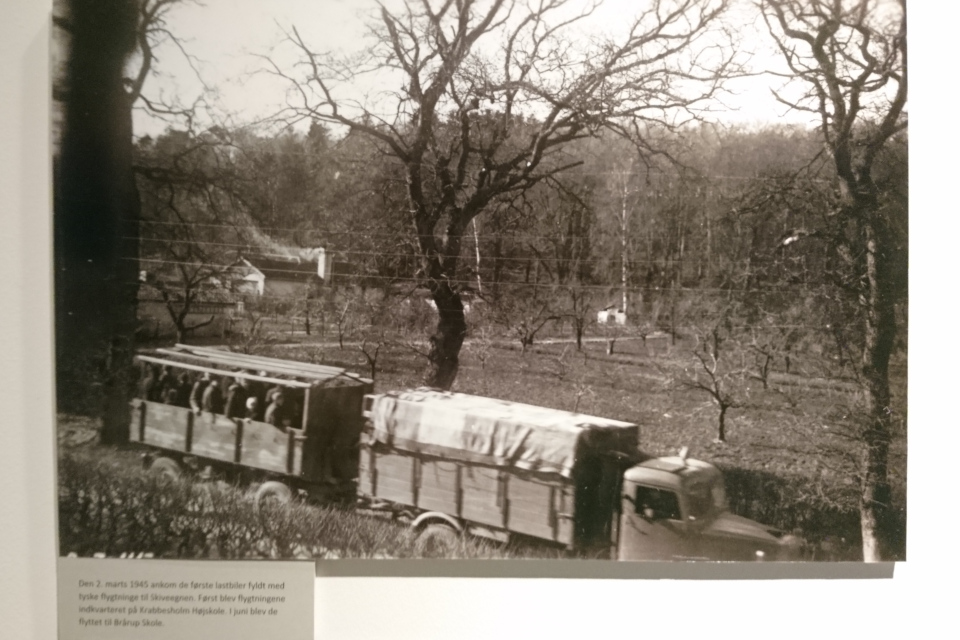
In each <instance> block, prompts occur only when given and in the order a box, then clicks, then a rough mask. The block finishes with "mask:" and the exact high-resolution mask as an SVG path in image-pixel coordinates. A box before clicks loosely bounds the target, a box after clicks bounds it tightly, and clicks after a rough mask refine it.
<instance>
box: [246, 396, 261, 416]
mask: <svg viewBox="0 0 960 640" xmlns="http://www.w3.org/2000/svg"><path fill="white" fill-rule="evenodd" d="M246 409H247V412H246V414H245V415H244V417H245V418H246V419H247V420H260V401H259V400H257V396H250V397H249V398H247V402H246Z"/></svg>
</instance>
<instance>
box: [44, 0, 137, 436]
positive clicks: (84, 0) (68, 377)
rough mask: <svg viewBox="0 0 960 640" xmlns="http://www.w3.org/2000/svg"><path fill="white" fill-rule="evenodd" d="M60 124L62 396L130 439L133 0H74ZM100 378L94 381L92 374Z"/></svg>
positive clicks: (64, 404) (109, 432)
mask: <svg viewBox="0 0 960 640" xmlns="http://www.w3.org/2000/svg"><path fill="white" fill-rule="evenodd" d="M66 4H67V10H68V15H67V16H66V23H67V25H68V26H67V30H68V34H69V42H70V44H69V51H70V53H69V58H68V60H69V61H68V69H67V79H66V87H65V88H66V102H65V105H64V130H63V137H62V140H61V146H60V157H59V159H58V163H57V167H56V185H55V198H54V203H55V204H54V251H55V256H56V258H55V260H56V267H55V268H56V276H55V300H56V324H57V326H56V338H57V345H56V352H57V398H58V407H59V408H60V409H61V410H76V409H77V408H80V407H78V406H77V405H78V404H79V403H80V402H82V400H81V399H86V398H89V400H90V401H92V406H91V405H88V406H87V407H82V408H85V409H87V410H91V411H92V412H94V413H97V414H99V415H101V416H102V418H103V430H102V433H101V436H102V439H103V441H104V442H108V443H117V442H123V441H125V440H126V439H127V428H128V423H129V421H128V411H127V401H128V399H127V392H128V389H129V387H130V384H131V380H130V377H129V376H130V374H131V372H132V370H131V356H132V352H133V338H134V333H135V330H136V322H137V319H136V293H137V286H138V285H137V280H138V277H137V276H138V268H137V262H136V257H137V247H138V242H137V240H136V235H137V224H136V220H137V218H138V216H139V198H138V195H137V190H136V185H135V183H134V176H133V171H132V169H131V167H132V123H131V103H130V96H129V95H128V93H127V92H126V90H125V88H124V82H123V69H124V62H125V60H126V59H127V56H128V55H129V54H130V53H131V52H132V51H133V49H134V47H135V44H136V32H137V24H138V3H137V2H136V1H134V0H68V1H67V3H66ZM94 380H96V381H97V382H99V385H97V388H96V389H91V386H92V385H91V383H92V382H93V381H94Z"/></svg>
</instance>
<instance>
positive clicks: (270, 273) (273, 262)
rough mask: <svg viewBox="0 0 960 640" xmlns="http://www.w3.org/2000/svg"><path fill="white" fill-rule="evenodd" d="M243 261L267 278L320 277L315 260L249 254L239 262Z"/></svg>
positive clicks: (298, 278)
mask: <svg viewBox="0 0 960 640" xmlns="http://www.w3.org/2000/svg"><path fill="white" fill-rule="evenodd" d="M244 262H245V263H246V264H247V265H249V266H250V267H253V268H254V269H256V270H257V271H259V272H260V273H262V274H263V275H264V277H265V278H267V279H268V280H286V281H288V282H309V281H310V280H312V279H314V278H317V279H320V275H319V274H318V273H317V263H316V262H315V261H314V262H311V261H307V260H302V259H299V258H274V257H265V256H257V255H249V256H244V257H243V258H241V264H242V263H244Z"/></svg>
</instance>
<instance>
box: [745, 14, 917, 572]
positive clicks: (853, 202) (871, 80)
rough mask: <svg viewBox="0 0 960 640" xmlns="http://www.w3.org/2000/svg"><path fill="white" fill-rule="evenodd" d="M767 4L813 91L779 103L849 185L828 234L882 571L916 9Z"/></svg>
mask: <svg viewBox="0 0 960 640" xmlns="http://www.w3.org/2000/svg"><path fill="white" fill-rule="evenodd" d="M761 4H762V8H763V15H764V18H765V19H766V22H767V25H768V27H769V31H770V33H771V34H772V36H773V38H774V40H775V41H776V44H777V46H778V47H779V49H780V52H781V53H782V54H783V58H784V59H785V61H786V64H787V66H788V68H789V74H788V75H789V76H790V78H791V80H795V81H799V83H800V84H801V86H803V87H804V89H805V93H803V94H802V95H801V96H799V97H784V96H787V95H788V93H786V92H783V93H782V94H778V97H779V98H780V100H781V101H782V102H784V103H785V104H787V105H788V106H790V107H791V108H793V109H799V110H803V111H807V112H809V113H811V114H813V115H814V116H815V117H816V118H817V120H818V121H819V124H820V132H821V135H822V138H823V142H824V144H825V146H826V149H827V151H828V152H829V153H830V154H831V156H832V159H833V164H834V167H835V169H836V174H837V176H838V177H839V186H840V187H841V192H840V194H839V203H838V207H837V209H836V211H834V212H832V216H831V217H832V218H833V221H832V223H831V224H829V225H828V228H829V229H831V230H832V231H833V233H831V234H829V237H830V238H831V241H832V242H834V244H835V246H836V249H837V251H838V253H839V255H840V257H841V258H842V259H843V261H844V262H845V264H846V266H847V268H848V270H849V273H850V278H849V281H850V282H851V283H852V284H853V286H854V289H855V291H854V293H855V295H856V300H857V301H858V306H859V310H860V317H861V322H862V332H863V341H862V350H861V357H860V363H859V372H860V375H861V379H862V383H863V387H864V391H865V394H864V395H865V397H866V412H865V413H866V420H865V423H864V425H863V426H862V428H861V429H860V432H859V437H858V440H859V442H860V445H861V454H860V456H861V459H860V466H861V469H860V476H861V495H860V512H861V530H862V534H863V555H864V560H866V561H868V562H869V561H878V560H880V559H881V558H882V555H883V545H882V544H881V532H882V531H883V530H884V527H883V526H882V524H883V521H884V518H885V517H886V515H887V509H888V508H889V506H890V505H889V489H888V478H887V459H888V453H889V449H890V442H891V431H892V421H891V418H892V411H891V402H890V397H891V396H890V379H889V363H890V356H891V353H892V351H893V348H894V338H895V336H896V332H897V322H896V305H897V303H898V302H900V301H902V300H903V299H904V296H905V286H904V285H903V283H904V282H905V274H904V273H903V269H902V266H903V264H904V263H903V260H902V257H903V256H902V254H903V252H904V251H905V245H904V244H903V243H902V240H903V237H902V236H903V234H902V233H901V231H902V230H903V229H905V224H904V223H905V220H900V219H898V217H899V216H903V215H904V214H905V210H903V209H902V208H897V207H889V206H885V204H884V202H883V201H882V194H881V191H880V189H879V188H878V186H877V183H876V181H875V175H874V173H875V170H876V166H877V165H878V163H879V160H878V159H879V158H881V156H882V153H883V151H884V149H885V147H886V146H888V143H890V141H891V140H892V139H893V138H894V137H895V136H897V135H898V134H901V132H905V131H906V129H907V111H906V105H907V40H906V5H905V2H904V0H892V1H888V2H878V1H874V0H763V1H762V3H761ZM791 95H795V94H791ZM802 236H803V233H798V234H796V235H795V236H791V238H789V239H788V240H795V239H797V238H799V237H802Z"/></svg>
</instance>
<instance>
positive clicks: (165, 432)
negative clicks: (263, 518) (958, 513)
mask: <svg viewBox="0 0 960 640" xmlns="http://www.w3.org/2000/svg"><path fill="white" fill-rule="evenodd" d="M137 359H138V360H139V362H140V366H141V367H143V368H144V370H145V371H147V372H148V374H149V375H155V374H156V373H157V371H163V372H164V374H165V375H168V376H176V375H177V372H180V373H184V372H187V373H188V375H190V376H194V377H195V376H203V377H204V379H213V380H215V379H222V380H223V382H224V386H226V383H227V382H229V381H235V382H237V383H238V384H240V383H241V381H245V382H244V384H246V385H248V386H250V385H253V388H260V389H263V388H264V387H266V386H269V385H273V387H274V388H282V389H284V390H285V393H286V394H287V395H288V397H290V398H292V399H293V401H294V404H295V407H296V410H294V411H292V412H290V414H289V415H290V417H291V418H293V419H295V421H296V425H294V424H292V422H293V421H294V420H292V419H288V420H286V422H285V423H284V424H280V425H279V426H278V425H277V424H276V421H274V423H273V424H270V423H267V422H265V421H264V420H262V419H257V418H258V416H254V417H253V418H251V417H237V416H231V417H227V416H225V415H222V414H219V413H214V412H210V411H203V410H198V409H197V408H196V407H191V406H177V405H176V404H171V403H169V402H164V401H162V400H158V399H157V397H156V396H155V395H154V396H151V395H150V393H148V392H144V393H141V394H140V395H141V397H138V398H135V399H134V400H133V401H132V402H131V408H132V415H131V422H130V439H131V441H132V442H135V443H137V444H139V445H140V446H141V447H143V448H144V449H145V450H146V453H145V455H144V466H145V468H147V469H148V470H150V471H152V472H154V473H159V474H163V475H167V476H178V475H180V474H181V473H182V472H183V471H184V470H186V469H187V468H192V469H195V470H198V469H203V472H207V471H209V470H211V469H214V468H216V469H220V470H224V471H226V472H228V473H231V474H233V475H234V477H238V478H241V479H243V480H249V481H252V482H254V483H256V485H257V487H258V488H257V490H256V493H255V496H254V498H255V500H256V501H257V503H261V502H262V501H264V500H268V499H272V500H278V501H280V502H286V501H289V500H291V499H292V497H293V495H294V494H295V493H296V494H299V495H303V496H305V497H306V498H308V499H311V500H315V501H319V502H327V501H331V500H337V501H340V502H341V503H348V504H351V505H353V506H355V507H357V508H359V509H364V510H370V509H372V510H376V511H384V512H389V513H390V514H392V515H395V516H396V515H399V516H402V517H403V518H405V519H406V520H407V521H408V522H409V523H410V526H411V528H412V529H413V531H414V532H415V533H416V535H417V542H418V545H419V546H420V548H421V550H422V551H423V553H424V555H444V554H447V553H448V552H449V551H450V550H451V549H452V548H453V546H454V545H455V544H456V543H457V542H458V540H459V538H460V537H461V536H465V535H472V536H479V537H481V538H486V539H490V540H494V541H497V542H501V543H507V542H510V541H512V540H524V541H527V542H533V543H536V544H545V545H550V546H553V547H556V548H557V549H558V550H561V551H562V552H564V553H565V554H568V555H572V556H576V557H590V558H611V559H617V560H656V561H673V560H754V561H755V560H791V559H795V558H796V557H797V555H798V549H799V547H800V544H801V541H799V540H798V539H796V538H794V537H793V536H789V535H785V534H784V533H783V532H780V531H777V530H776V529H773V528H771V527H767V526H764V525H761V524H759V523H756V522H754V521H751V520H748V519H746V518H742V517H740V516H736V515H734V514H732V513H731V512H730V510H729V507H728V505H727V499H726V495H725V491H724V484H723V476H722V474H721V473H720V471H719V470H718V469H717V468H716V467H715V466H713V465H711V464H708V463H706V462H702V461H699V460H694V459H692V458H689V457H688V455H687V452H686V450H683V451H681V452H680V454H679V455H677V456H669V457H652V456H649V455H646V454H644V453H643V452H642V451H641V449H640V447H639V438H640V428H639V425H637V424H633V423H628V422H622V421H617V420H610V419H607V418H599V417H596V416H588V415H583V414H579V413H572V412H568V411H561V410H557V409H549V408H545V407H537V406H533V405H528V404H523V403H518V402H510V401H506V400H498V399H494V398H486V397H480V396H473V395H467V394H462V393H454V392H449V391H441V390H436V389H428V388H420V389H407V390H398V391H388V392H383V393H374V388H373V381H372V380H369V379H367V378H363V377H362V376H359V375H357V374H354V373H350V372H348V371H346V370H344V369H341V368H337V367H329V366H325V365H317V364H309V363H303V362H295V361H289V360H282V359H277V358H267V357H263V356H252V355H247V354H239V353H232V352H228V351H223V350H220V349H214V348H209V347H196V346H187V345H181V344H178V345H176V346H174V347H173V348H170V349H157V350H154V351H152V352H145V353H141V354H139V355H138V356H137ZM251 395H253V394H252V393H251ZM180 404H181V405H182V404H183V403H182V402H181V403H180ZM203 472H202V473H203Z"/></svg>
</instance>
